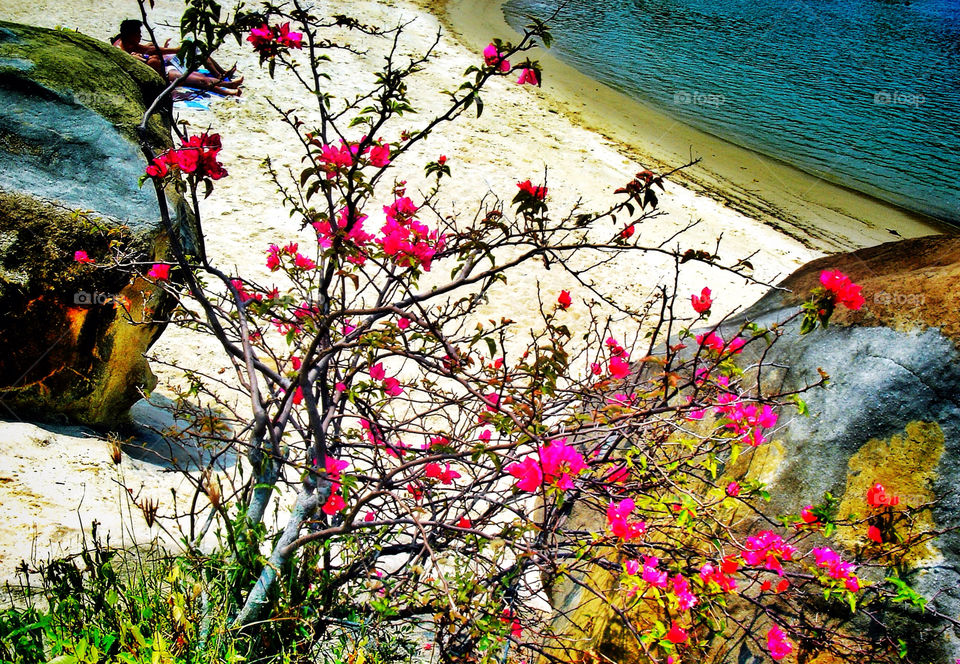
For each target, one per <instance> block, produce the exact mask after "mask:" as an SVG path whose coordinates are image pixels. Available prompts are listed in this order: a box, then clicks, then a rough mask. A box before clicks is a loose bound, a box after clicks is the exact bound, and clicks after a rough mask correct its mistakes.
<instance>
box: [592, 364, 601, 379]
mask: <svg viewBox="0 0 960 664" xmlns="http://www.w3.org/2000/svg"><path fill="white" fill-rule="evenodd" d="M590 372H591V373H592V374H593V375H594V376H599V375H600V374H601V373H603V367H601V366H600V364H599V363H597V362H591V363H590Z"/></svg>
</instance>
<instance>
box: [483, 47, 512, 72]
mask: <svg viewBox="0 0 960 664" xmlns="http://www.w3.org/2000/svg"><path fill="white" fill-rule="evenodd" d="M483 62H484V64H485V65H487V66H488V67H496V68H498V69H499V70H500V71H502V72H508V71H510V63H509V62H508V61H507V60H505V59H504V57H503V55H502V54H501V53H500V51H499V49H497V46H496V44H487V47H486V48H485V49H483Z"/></svg>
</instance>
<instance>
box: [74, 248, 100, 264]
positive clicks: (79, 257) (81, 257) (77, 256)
mask: <svg viewBox="0 0 960 664" xmlns="http://www.w3.org/2000/svg"><path fill="white" fill-rule="evenodd" d="M73 260H75V261H77V262H78V263H96V262H97V261H95V260H93V259H92V258H90V257H89V256H87V252H85V251H83V250H82V249H81V250H79V251H75V252H73Z"/></svg>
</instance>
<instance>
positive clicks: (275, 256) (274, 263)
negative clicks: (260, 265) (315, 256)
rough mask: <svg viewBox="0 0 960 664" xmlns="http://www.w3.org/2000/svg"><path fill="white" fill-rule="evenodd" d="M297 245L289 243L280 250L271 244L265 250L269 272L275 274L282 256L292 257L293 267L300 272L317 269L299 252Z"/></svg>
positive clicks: (312, 262) (315, 265) (314, 264)
mask: <svg viewBox="0 0 960 664" xmlns="http://www.w3.org/2000/svg"><path fill="white" fill-rule="evenodd" d="M298 249H299V245H298V244H297V243H296V242H291V243H290V244H288V245H287V246H285V247H283V248H282V249H281V248H280V247H278V246H277V245H275V244H271V245H270V246H269V247H268V248H267V268H268V269H269V270H270V271H271V272H276V271H277V270H278V269H280V264H281V262H282V257H283V256H284V255H287V256H293V266H294V267H295V268H297V269H300V270H313V269H315V268H316V267H317V264H316V263H315V262H314V261H313V260H312V259H310V258H307V257H306V256H304V255H303V254H301V253H300V252H299V251H298Z"/></svg>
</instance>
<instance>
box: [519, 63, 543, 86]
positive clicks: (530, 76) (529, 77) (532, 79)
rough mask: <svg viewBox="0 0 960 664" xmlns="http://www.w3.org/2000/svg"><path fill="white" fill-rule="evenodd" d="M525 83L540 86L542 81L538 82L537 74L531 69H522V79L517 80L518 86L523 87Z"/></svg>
mask: <svg viewBox="0 0 960 664" xmlns="http://www.w3.org/2000/svg"><path fill="white" fill-rule="evenodd" d="M524 83H529V84H530V85H540V81H538V80H537V72H536V71H535V70H533V69H530V68H529V67H526V68H524V69H522V70H521V71H520V78H518V79H517V85H523V84H524Z"/></svg>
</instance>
